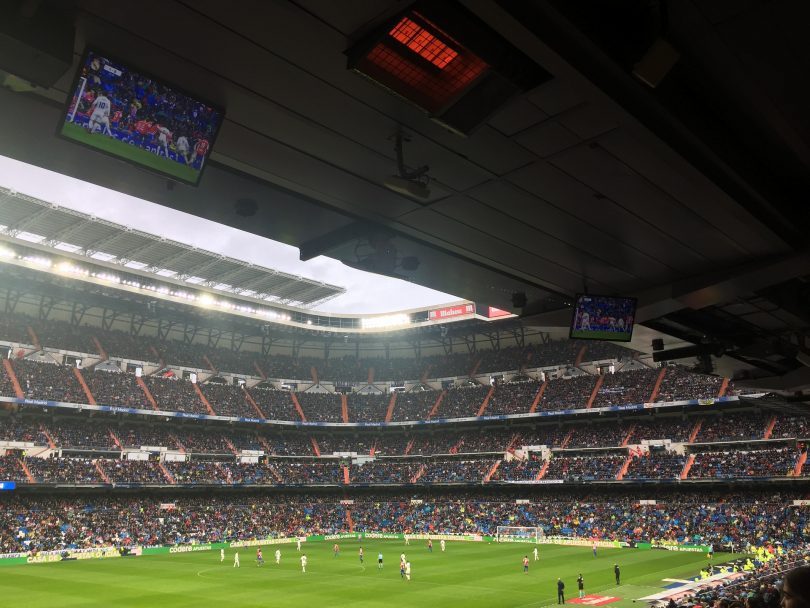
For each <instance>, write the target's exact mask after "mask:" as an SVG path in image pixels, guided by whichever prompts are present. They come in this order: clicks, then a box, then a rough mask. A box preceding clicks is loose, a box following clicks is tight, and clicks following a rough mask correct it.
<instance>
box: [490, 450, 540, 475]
mask: <svg viewBox="0 0 810 608" xmlns="http://www.w3.org/2000/svg"><path fill="white" fill-rule="evenodd" d="M544 465H545V461H543V460H541V459H540V458H539V457H538V456H537V455H536V454H535V453H532V455H531V456H530V457H529V458H527V459H525V460H520V459H517V458H516V459H513V460H504V461H503V462H501V464H500V466H499V467H498V468H497V469H496V470H495V473H494V474H493V475H492V477H491V478H490V480H491V481H530V480H532V479H537V478H538V477H539V475H540V472H541V471H542V470H543V466H544Z"/></svg>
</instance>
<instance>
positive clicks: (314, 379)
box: [309, 365, 319, 384]
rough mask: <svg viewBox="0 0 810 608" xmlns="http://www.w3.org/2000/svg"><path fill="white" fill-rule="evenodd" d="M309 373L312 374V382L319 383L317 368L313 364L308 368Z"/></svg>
mask: <svg viewBox="0 0 810 608" xmlns="http://www.w3.org/2000/svg"><path fill="white" fill-rule="evenodd" d="M309 375H310V376H312V384H319V382H318V368H317V367H315V366H314V365H313V366H312V367H310V368H309Z"/></svg>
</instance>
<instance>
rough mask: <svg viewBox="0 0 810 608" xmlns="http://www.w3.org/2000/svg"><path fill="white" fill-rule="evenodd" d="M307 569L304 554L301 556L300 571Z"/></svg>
mask: <svg viewBox="0 0 810 608" xmlns="http://www.w3.org/2000/svg"><path fill="white" fill-rule="evenodd" d="M306 571H307V556H306V554H304V555H302V556H301V572H306Z"/></svg>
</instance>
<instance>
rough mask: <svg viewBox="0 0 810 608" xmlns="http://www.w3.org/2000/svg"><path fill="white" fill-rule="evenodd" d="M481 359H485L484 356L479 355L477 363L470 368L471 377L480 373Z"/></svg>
mask: <svg viewBox="0 0 810 608" xmlns="http://www.w3.org/2000/svg"><path fill="white" fill-rule="evenodd" d="M481 361H483V357H478V359H476V360H475V363H474V364H473V366H472V368H471V369H470V373H469V376H470V378H472V377H473V376H475V374H477V373H478V368H479V367H481Z"/></svg>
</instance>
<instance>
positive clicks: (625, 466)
mask: <svg viewBox="0 0 810 608" xmlns="http://www.w3.org/2000/svg"><path fill="white" fill-rule="evenodd" d="M631 462H633V456H632V454H631V455H629V456H628V457H627V459H626V460H625V461H624V464H622V468H621V469H619V472H618V473H616V481H621V480H622V479H624V476H625V475H627V469H629V468H630V463H631Z"/></svg>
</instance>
